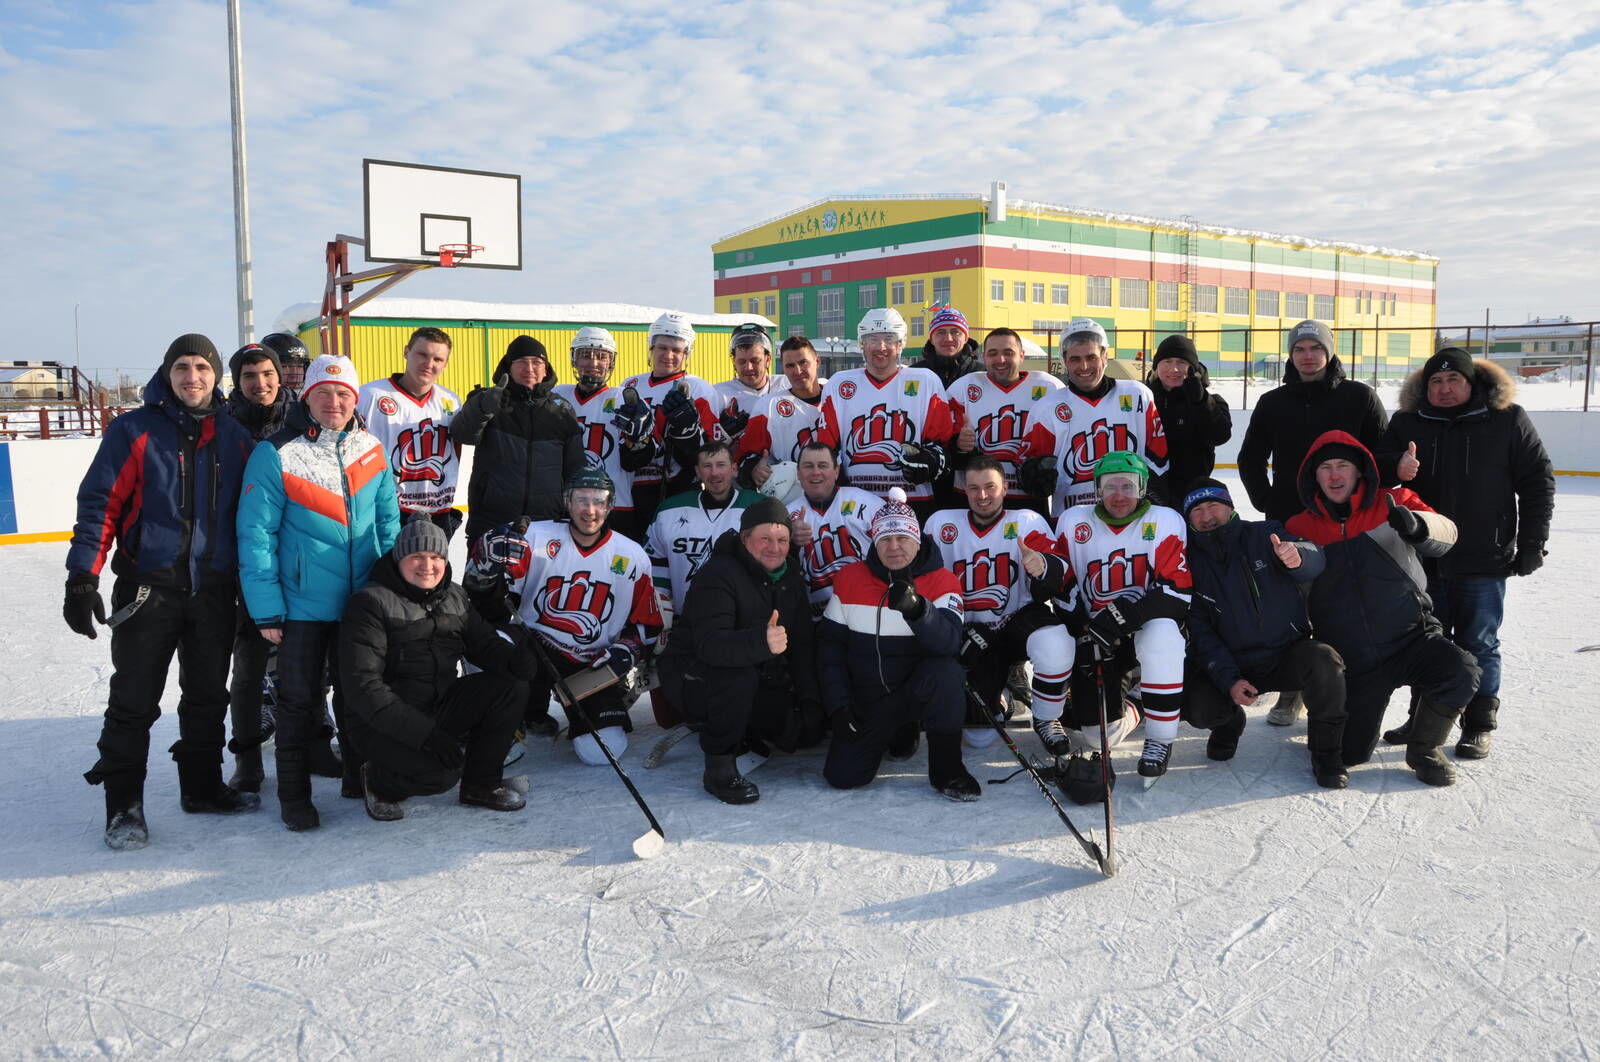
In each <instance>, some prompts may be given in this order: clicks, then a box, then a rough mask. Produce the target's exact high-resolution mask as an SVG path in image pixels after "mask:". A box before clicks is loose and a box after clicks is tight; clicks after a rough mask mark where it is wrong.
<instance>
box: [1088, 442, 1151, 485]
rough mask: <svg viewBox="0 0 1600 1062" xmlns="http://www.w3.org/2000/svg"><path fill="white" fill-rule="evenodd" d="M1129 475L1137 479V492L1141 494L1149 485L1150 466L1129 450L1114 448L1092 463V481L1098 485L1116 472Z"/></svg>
mask: <svg viewBox="0 0 1600 1062" xmlns="http://www.w3.org/2000/svg"><path fill="white" fill-rule="evenodd" d="M1119 473H1121V474H1124V475H1131V476H1133V477H1134V478H1136V479H1137V480H1138V481H1139V493H1140V495H1141V496H1142V495H1143V494H1144V492H1145V490H1146V489H1147V488H1148V487H1149V486H1150V466H1149V465H1147V464H1145V461H1144V458H1142V457H1140V456H1139V455H1138V454H1136V453H1134V452H1132V451H1131V450H1114V451H1112V452H1111V453H1109V454H1106V455H1105V456H1104V457H1102V458H1101V459H1100V460H1098V461H1096V462H1095V463H1094V482H1095V485H1096V486H1099V484H1100V481H1101V480H1102V479H1104V478H1105V477H1106V476H1114V475H1117V474H1119Z"/></svg>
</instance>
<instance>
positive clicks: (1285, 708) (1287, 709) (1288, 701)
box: [1267, 690, 1305, 726]
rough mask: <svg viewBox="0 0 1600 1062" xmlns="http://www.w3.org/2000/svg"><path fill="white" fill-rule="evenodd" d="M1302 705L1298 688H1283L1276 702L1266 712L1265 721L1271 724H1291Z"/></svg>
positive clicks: (1296, 717)
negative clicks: (1270, 709)
mask: <svg viewBox="0 0 1600 1062" xmlns="http://www.w3.org/2000/svg"><path fill="white" fill-rule="evenodd" d="M1304 707H1305V702H1304V701H1303V700H1301V697H1300V691H1299V690H1285V691H1284V692H1282V693H1280V694H1278V703H1277V704H1274V705H1273V706H1272V711H1270V712H1268V713H1267V722H1269V723H1271V724H1272V725H1273V726H1293V725H1294V724H1295V720H1297V719H1299V718H1300V712H1301V710H1302V709H1303V708H1304Z"/></svg>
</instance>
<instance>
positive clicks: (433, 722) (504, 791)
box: [339, 520, 537, 822]
mask: <svg viewBox="0 0 1600 1062" xmlns="http://www.w3.org/2000/svg"><path fill="white" fill-rule="evenodd" d="M449 548H450V540H449V537H448V536H447V535H446V534H445V532H444V530H443V528H441V527H440V526H439V525H438V524H436V523H434V522H433V521H431V520H412V521H411V522H410V523H408V524H406V525H405V527H403V528H402V529H401V531H400V537H399V539H398V540H397V541H396V542H395V545H394V550H393V551H392V552H391V553H390V554H389V556H386V557H383V558H382V559H380V560H379V561H378V563H377V564H375V565H373V568H372V576H371V581H370V582H368V583H367V585H366V586H365V587H363V588H362V589H360V590H358V591H356V593H355V594H353V595H351V598H350V601H349V603H348V604H347V605H346V606H345V611H344V622H343V623H342V624H341V625H340V628H339V668H340V671H341V675H342V678H343V683H344V695H345V700H346V703H347V705H348V707H349V710H350V714H351V717H352V718H351V721H350V726H351V730H352V732H353V734H354V735H355V739H356V744H357V746H358V747H359V748H360V749H361V750H362V751H363V752H364V753H365V754H366V756H367V761H366V763H364V764H363V765H362V767H361V781H362V784H363V786H364V788H365V790H366V801H367V814H368V815H371V816H372V817H373V818H374V819H377V820H378V821H379V822H391V821H393V820H395V819H400V818H404V817H405V812H404V811H402V810H401V809H400V801H402V800H404V799H405V798H406V797H411V796H427V795H432V794H434V793H443V792H446V791H448V790H449V789H450V788H451V787H452V786H454V785H455V784H456V783H457V782H460V783H461V797H460V799H461V803H463V804H469V805H472V806H473V807H480V808H490V809H491V810H494V811H516V810H517V809H519V808H521V807H522V805H523V800H522V797H521V795H519V794H518V793H517V792H516V791H515V790H514V789H512V788H510V787H509V786H507V785H505V784H504V783H503V782H502V781H501V777H500V765H501V764H502V763H504V762H505V758H506V752H507V750H509V749H510V748H511V740H512V735H513V734H514V733H515V731H516V729H517V724H518V723H520V722H521V721H522V706H523V705H524V704H525V703H526V702H527V700H528V686H527V683H528V680H529V679H531V678H533V676H534V674H535V672H536V670H537V666H536V665H535V663H534V656H533V654H532V653H531V652H530V651H529V649H528V646H527V645H526V644H525V643H524V642H523V641H521V640H520V639H523V638H526V635H525V634H524V633H523V632H521V631H518V632H516V634H517V635H518V637H519V640H516V641H512V640H507V638H509V637H510V636H509V635H508V636H507V637H502V636H501V635H500V633H499V632H498V631H497V630H496V629H495V628H494V627H493V626H492V625H491V624H490V623H489V621H488V620H485V619H483V618H481V617H480V616H479V615H478V613H477V612H476V611H475V610H474V609H473V608H472V606H471V605H470V604H469V603H468V601H467V594H466V591H465V590H463V589H461V587H460V586H458V585H456V584H455V583H452V582H451V581H450V564H449V562H448V561H447V560H446V559H445V553H446V551H447V550H448V549H449ZM463 658H465V659H467V660H469V661H471V662H472V664H473V665H474V666H476V667H480V668H482V669H483V670H482V671H478V672H476V673H474V674H471V675H465V676H462V677H459V678H458V677H457V671H458V669H459V666H460V664H461V661H462V659H463ZM463 745H464V746H465V748H463Z"/></svg>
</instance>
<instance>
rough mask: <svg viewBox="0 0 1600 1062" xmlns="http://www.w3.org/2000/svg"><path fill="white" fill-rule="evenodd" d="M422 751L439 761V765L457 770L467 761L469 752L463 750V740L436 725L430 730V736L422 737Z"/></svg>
mask: <svg viewBox="0 0 1600 1062" xmlns="http://www.w3.org/2000/svg"><path fill="white" fill-rule="evenodd" d="M422 751H423V752H426V753H427V754H428V755H430V756H432V757H433V758H434V759H436V760H438V761H439V765H440V766H441V767H444V768H446V769H448V770H452V771H453V770H455V769H456V768H457V767H460V766H461V765H462V764H463V763H466V762H467V754H466V753H465V752H464V751H462V748H461V742H459V741H457V740H456V738H455V736H454V735H453V734H450V733H448V732H446V731H443V730H440V729H439V728H438V727H437V726H435V727H434V728H433V729H432V730H430V731H428V736H427V737H425V738H423V739H422Z"/></svg>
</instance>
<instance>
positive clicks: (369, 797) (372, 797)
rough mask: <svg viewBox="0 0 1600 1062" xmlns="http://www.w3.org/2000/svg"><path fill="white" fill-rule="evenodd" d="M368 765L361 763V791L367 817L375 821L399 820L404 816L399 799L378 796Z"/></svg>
mask: <svg viewBox="0 0 1600 1062" xmlns="http://www.w3.org/2000/svg"><path fill="white" fill-rule="evenodd" d="M368 766H369V765H368V764H365V763H363V764H362V765H361V792H362V798H363V800H364V801H365V803H366V805H367V817H368V818H369V819H372V820H373V821H375V822H399V821H400V820H401V819H403V818H405V817H406V813H405V811H404V809H402V808H401V807H400V801H398V800H390V799H389V798H388V797H384V796H379V795H378V794H377V793H376V792H374V791H373V788H372V778H371V773H370V772H369V771H368V770H367V768H368Z"/></svg>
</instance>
